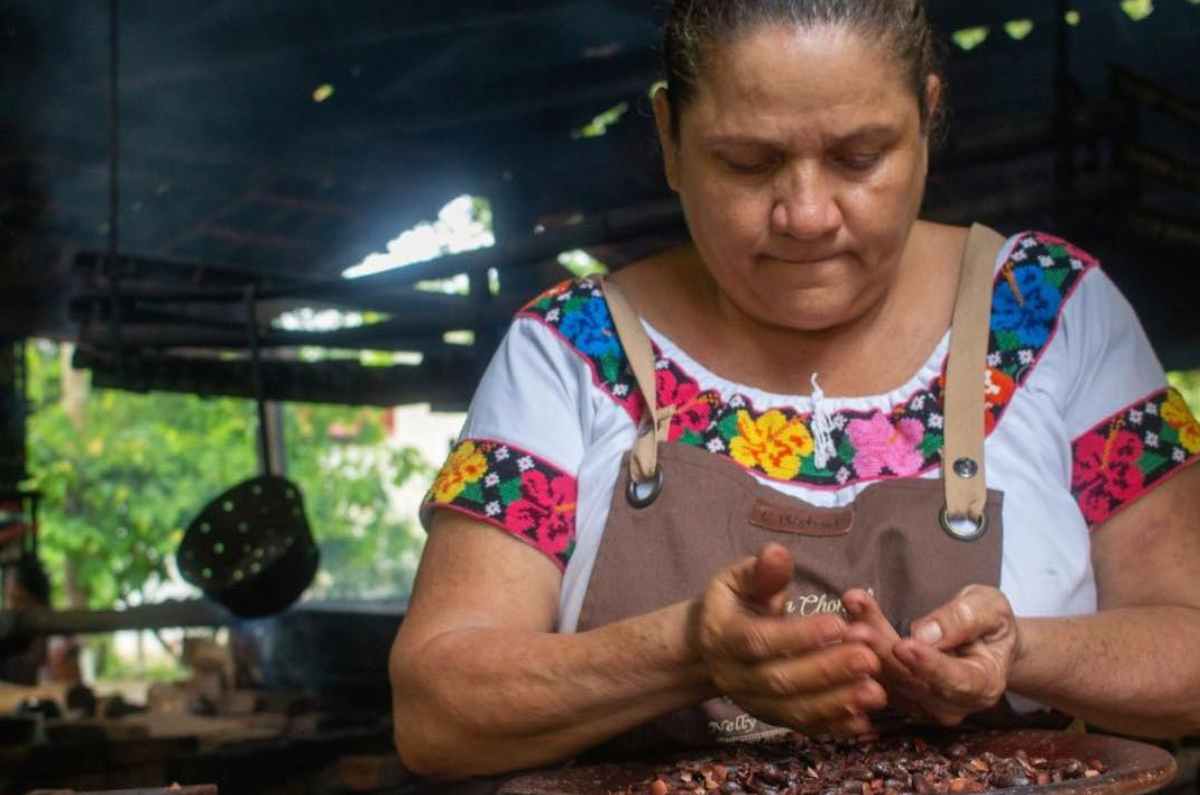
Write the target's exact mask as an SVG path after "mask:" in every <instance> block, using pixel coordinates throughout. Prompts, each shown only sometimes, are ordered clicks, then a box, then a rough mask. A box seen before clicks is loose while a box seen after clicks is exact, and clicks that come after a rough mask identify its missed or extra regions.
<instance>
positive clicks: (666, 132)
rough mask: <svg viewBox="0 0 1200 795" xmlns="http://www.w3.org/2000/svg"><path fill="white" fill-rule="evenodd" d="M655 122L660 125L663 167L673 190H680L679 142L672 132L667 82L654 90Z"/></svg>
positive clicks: (659, 135)
mask: <svg viewBox="0 0 1200 795" xmlns="http://www.w3.org/2000/svg"><path fill="white" fill-rule="evenodd" d="M654 123H655V125H656V126H657V127H658V143H659V145H660V146H661V147H662V153H663V167H664V168H665V170H666V175H667V184H668V185H670V186H671V190H674V191H678V190H679V143H678V141H676V140H675V135H674V134H673V133H672V132H671V100H670V99H669V98H668V96H667V86H666V84H663V85H660V86H659V87H658V89H657V90H656V91H655V92H654Z"/></svg>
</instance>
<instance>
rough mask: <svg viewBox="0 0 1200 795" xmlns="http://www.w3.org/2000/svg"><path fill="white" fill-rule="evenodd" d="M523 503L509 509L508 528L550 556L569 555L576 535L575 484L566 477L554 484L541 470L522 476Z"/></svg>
mask: <svg viewBox="0 0 1200 795" xmlns="http://www.w3.org/2000/svg"><path fill="white" fill-rule="evenodd" d="M521 493H522V494H523V495H524V496H523V497H522V498H521V499H519V500H515V501H514V502H513V503H512V504H511V505H509V506H508V511H507V512H506V513H505V516H504V524H505V525H506V526H507V527H508V528H509V529H510V530H512V531H513V532H515V533H520V534H522V535H524V536H525V537H527V538H530V539H533V540H534V542H535V543H536V544H537V548H538V549H540V550H542V551H543V552H545V553H546V554H548V555H558V554H561V553H562V552H565V551H566V549H567V547H568V546H569V545H570V543H571V537H572V536H574V535H575V504H576V500H577V492H576V487H575V481H574V480H573V479H572V478H569V477H567V476H566V475H560V476H559V477H556V478H554V479H553V480H550V479H548V478H547V477H546V476H545V475H544V474H542V473H541V472H538V471H537V470H530V471H529V472H526V473H525V474H523V475H521Z"/></svg>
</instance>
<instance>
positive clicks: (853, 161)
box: [836, 152, 883, 171]
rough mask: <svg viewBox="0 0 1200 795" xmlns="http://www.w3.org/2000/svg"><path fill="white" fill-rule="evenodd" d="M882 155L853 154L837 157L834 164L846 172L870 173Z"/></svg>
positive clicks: (876, 153) (874, 153) (871, 153)
mask: <svg viewBox="0 0 1200 795" xmlns="http://www.w3.org/2000/svg"><path fill="white" fill-rule="evenodd" d="M882 158H883V155H882V154H881V153H879V152H861V153H859V152H854V153H849V154H842V155H838V156H837V158H836V162H837V164H838V165H839V166H841V167H842V168H845V169H846V170H848V171H870V170H871V169H873V168H875V166H877V165H879V161H880V160H881V159H882Z"/></svg>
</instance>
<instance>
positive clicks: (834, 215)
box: [771, 165, 842, 240]
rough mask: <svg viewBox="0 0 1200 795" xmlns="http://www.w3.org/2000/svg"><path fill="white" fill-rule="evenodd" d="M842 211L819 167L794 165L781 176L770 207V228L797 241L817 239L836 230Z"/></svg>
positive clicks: (840, 222) (839, 224) (840, 220)
mask: <svg viewBox="0 0 1200 795" xmlns="http://www.w3.org/2000/svg"><path fill="white" fill-rule="evenodd" d="M841 224H842V211H841V208H840V207H839V206H838V202H837V197H836V196H835V194H834V192H833V190H832V189H831V186H830V185H829V182H828V180H827V179H825V178H824V177H823V175H822V174H821V173H820V169H819V168H815V167H805V166H800V165H797V166H796V167H795V168H793V169H790V170H789V171H788V172H786V173H785V174H782V175H781V176H780V179H779V182H778V184H777V187H776V197H775V202H774V206H773V207H772V208H771V231H772V232H774V233H775V234H777V235H781V236H785V237H792V238H796V239H797V240H816V239H820V238H823V237H826V236H828V235H830V234H831V233H833V232H836V231H837V229H838V227H840V226H841Z"/></svg>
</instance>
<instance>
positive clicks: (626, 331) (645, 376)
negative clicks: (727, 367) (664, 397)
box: [600, 279, 675, 483]
mask: <svg viewBox="0 0 1200 795" xmlns="http://www.w3.org/2000/svg"><path fill="white" fill-rule="evenodd" d="M600 289H601V290H602V291H603V292H604V299H605V300H606V301H607V302H608V311H609V313H610V314H611V315H612V319H613V326H615V327H616V329H617V338H618V339H620V341H621V347H622V348H624V349H625V356H626V357H627V358H628V359H629V368H630V369H631V370H633V377H634V378H635V379H637V385H638V389H639V390H640V391H641V393H642V398H643V399H644V400H645V402H646V411H647V415H646V416H647V417H649V418H650V422H649V425H650V428H649V430H648V431H647V432H645V433H641V432H640V429H639V434H638V440H637V443H636V444H635V445H634V448H633V453H632V454H631V455H630V456H629V474H630V477H631V478H632V480H633V482H634V483H645V482H647V481H650V480H652V479H655V478H657V477H658V476H659V475H660V474H661V473H660V472H659V468H658V443H659V441H661V440H662V439H665V438H666V437H667V431H668V428H669V427H670V423H671V417H673V416H674V415H675V407H674V406H668V407H667V408H664V409H660V408H659V407H658V389H657V388H656V379H655V368H654V349H653V348H652V347H651V345H650V338H649V337H648V336H647V335H646V330H645V329H644V328H643V327H642V321H641V319H640V318H639V317H638V314H637V312H636V311H635V310H634V308H633V307H632V306H631V305H630V304H629V300H628V299H627V298H626V297H625V293H623V292H622V291H621V288H620V287H618V286H617V285H616V283H615V282H613V281H612V279H602V280H601V281H600Z"/></svg>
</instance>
